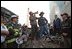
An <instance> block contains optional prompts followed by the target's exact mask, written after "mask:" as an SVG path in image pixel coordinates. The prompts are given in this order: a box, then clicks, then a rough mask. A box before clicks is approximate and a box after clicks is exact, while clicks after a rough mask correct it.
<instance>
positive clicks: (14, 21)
mask: <svg viewBox="0 0 72 49" xmlns="http://www.w3.org/2000/svg"><path fill="white" fill-rule="evenodd" d="M7 28H8V30H9V32H10V34H9V36H8V37H7V39H6V43H7V47H8V48H17V43H16V38H17V37H19V35H20V34H19V33H20V30H19V27H18V16H16V15H12V16H11V21H10V23H8V25H7Z"/></svg>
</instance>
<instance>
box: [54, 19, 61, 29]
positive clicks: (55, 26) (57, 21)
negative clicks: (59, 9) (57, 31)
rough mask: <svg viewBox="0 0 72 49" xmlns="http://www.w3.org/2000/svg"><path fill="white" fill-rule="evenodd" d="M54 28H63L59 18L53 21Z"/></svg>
mask: <svg viewBox="0 0 72 49" xmlns="http://www.w3.org/2000/svg"><path fill="white" fill-rule="evenodd" d="M53 26H54V28H61V20H60V19H59V18H57V19H56V20H54V21H53Z"/></svg>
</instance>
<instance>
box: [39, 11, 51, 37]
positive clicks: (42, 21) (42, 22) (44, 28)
mask: <svg viewBox="0 0 72 49" xmlns="http://www.w3.org/2000/svg"><path fill="white" fill-rule="evenodd" d="M43 15H44V12H40V14H39V16H40V18H39V19H38V25H39V27H40V37H42V36H43V35H47V34H48V36H49V35H50V32H49V28H48V25H47V24H48V21H47V19H46V18H45V17H43Z"/></svg>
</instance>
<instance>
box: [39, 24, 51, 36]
mask: <svg viewBox="0 0 72 49" xmlns="http://www.w3.org/2000/svg"><path fill="white" fill-rule="evenodd" d="M39 33H40V37H42V35H43V34H44V35H50V32H49V28H48V26H47V25H43V26H40V31H39Z"/></svg>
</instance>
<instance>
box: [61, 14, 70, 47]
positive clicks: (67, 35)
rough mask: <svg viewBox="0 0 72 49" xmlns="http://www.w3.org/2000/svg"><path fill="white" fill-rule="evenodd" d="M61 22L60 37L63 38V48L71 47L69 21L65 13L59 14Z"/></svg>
mask: <svg viewBox="0 0 72 49" xmlns="http://www.w3.org/2000/svg"><path fill="white" fill-rule="evenodd" d="M61 17H62V19H63V21H62V30H61V31H62V35H63V36H64V40H65V41H64V46H65V47H67V48H70V47H71V19H70V18H69V15H68V14H67V13H63V14H61Z"/></svg>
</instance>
